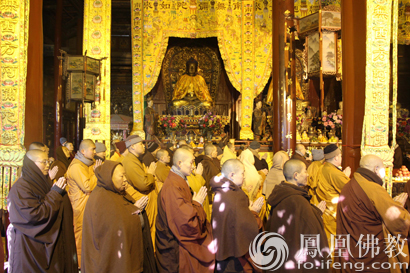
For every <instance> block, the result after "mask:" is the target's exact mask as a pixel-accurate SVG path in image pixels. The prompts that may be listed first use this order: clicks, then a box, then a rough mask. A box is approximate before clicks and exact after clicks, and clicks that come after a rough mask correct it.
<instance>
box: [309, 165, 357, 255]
mask: <svg viewBox="0 0 410 273" xmlns="http://www.w3.org/2000/svg"><path fill="white" fill-rule="evenodd" d="M349 180H350V178H349V177H347V176H346V175H345V174H344V173H343V172H342V171H341V170H339V169H338V168H337V167H336V166H335V165H333V164H331V163H328V162H325V163H324V164H323V166H322V168H321V170H320V171H319V173H318V180H317V182H318V183H317V188H316V196H317V202H321V201H326V210H325V212H324V213H323V224H324V225H325V232H326V235H327V240H328V241H329V247H330V246H331V245H332V244H331V236H330V234H333V235H336V212H337V203H338V201H339V195H340V192H341V191H342V189H343V187H344V186H345V185H346V183H347V182H349ZM331 251H333V250H332V249H331Z"/></svg>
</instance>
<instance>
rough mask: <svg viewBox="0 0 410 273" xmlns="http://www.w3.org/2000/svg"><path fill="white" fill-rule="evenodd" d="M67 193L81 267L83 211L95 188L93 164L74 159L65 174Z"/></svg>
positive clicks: (95, 179)
mask: <svg viewBox="0 0 410 273" xmlns="http://www.w3.org/2000/svg"><path fill="white" fill-rule="evenodd" d="M66 178H67V193H68V197H69V198H70V201H71V206H72V207H73V220H74V235H75V244H76V247H77V257H78V264H79V265H81V242H82V234H83V216H84V209H85V206H86V204H87V201H88V197H90V194H91V192H92V191H93V190H94V188H95V186H97V177H95V174H94V164H93V165H91V166H87V165H86V164H84V163H83V162H81V161H80V160H78V159H77V158H74V159H73V161H72V162H71V164H70V166H68V169H67V172H66Z"/></svg>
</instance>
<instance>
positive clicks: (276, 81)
mask: <svg viewBox="0 0 410 273" xmlns="http://www.w3.org/2000/svg"><path fill="white" fill-rule="evenodd" d="M272 9H273V28H272V37H273V40H272V45H273V48H272V56H273V60H272V64H273V65H272V82H273V105H272V107H273V151H274V152H277V151H279V150H285V151H288V150H294V148H295V145H296V120H295V118H296V107H295V102H296V101H295V73H294V71H295V48H293V50H292V53H289V58H286V52H285V46H286V43H290V46H293V43H294V38H293V35H290V36H289V37H288V39H286V41H285V23H286V24H287V27H290V26H293V19H292V14H293V10H294V2H293V1H292V0H285V1H273V2H272ZM287 10H288V11H291V13H292V14H290V16H289V17H286V18H285V11H287ZM290 58H291V59H292V63H291V68H290V69H288V68H286V62H287V60H289V59H290ZM292 71H293V73H292ZM286 72H288V79H292V85H288V86H287V81H286ZM287 87H288V88H287ZM288 98H290V101H291V103H288V102H287V99H288ZM288 114H290V118H288V117H289V115H288ZM290 135H291V138H290V137H289V136H290Z"/></svg>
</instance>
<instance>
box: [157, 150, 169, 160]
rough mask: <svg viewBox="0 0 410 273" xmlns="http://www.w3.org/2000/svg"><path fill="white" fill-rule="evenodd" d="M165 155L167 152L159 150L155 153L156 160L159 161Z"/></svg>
mask: <svg viewBox="0 0 410 273" xmlns="http://www.w3.org/2000/svg"><path fill="white" fill-rule="evenodd" d="M167 154H168V151H167V150H164V149H161V150H159V151H158V152H157V159H158V160H160V159H161V157H163V156H164V155H167Z"/></svg>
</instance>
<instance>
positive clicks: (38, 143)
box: [28, 142, 46, 151]
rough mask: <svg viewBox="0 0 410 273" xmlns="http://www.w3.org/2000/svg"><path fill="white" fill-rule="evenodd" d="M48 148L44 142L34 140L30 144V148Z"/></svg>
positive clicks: (43, 149)
mask: <svg viewBox="0 0 410 273" xmlns="http://www.w3.org/2000/svg"><path fill="white" fill-rule="evenodd" d="M45 149H46V145H45V144H44V143H41V142H33V143H31V144H30V146H29V147H28V150H29V151H31V150H41V151H45Z"/></svg>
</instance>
